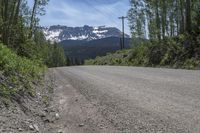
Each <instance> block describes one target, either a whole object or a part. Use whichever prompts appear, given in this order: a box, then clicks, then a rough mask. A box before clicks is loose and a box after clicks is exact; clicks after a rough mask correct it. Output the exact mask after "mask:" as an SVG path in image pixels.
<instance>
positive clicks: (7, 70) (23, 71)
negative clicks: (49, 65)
mask: <svg viewBox="0 0 200 133" xmlns="http://www.w3.org/2000/svg"><path fill="white" fill-rule="evenodd" d="M44 70H45V67H44V66H43V64H42V63H41V62H40V61H37V60H32V61H31V60H29V59H27V58H25V57H20V56H18V55H17V54H15V53H14V52H12V51H11V50H10V49H8V48H7V47H6V46H4V45H3V44H0V72H1V75H0V78H2V79H3V81H2V82H3V83H2V84H0V96H1V97H10V96H12V95H15V94H16V93H19V92H21V93H24V92H28V93H31V94H33V93H34V89H33V87H32V82H34V81H35V80H36V79H38V78H39V77H40V75H41V74H42V73H43V72H44Z"/></svg>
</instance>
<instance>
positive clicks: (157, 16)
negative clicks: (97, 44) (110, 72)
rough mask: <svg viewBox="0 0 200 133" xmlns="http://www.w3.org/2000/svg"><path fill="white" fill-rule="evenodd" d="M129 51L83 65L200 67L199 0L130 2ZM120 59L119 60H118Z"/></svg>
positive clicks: (131, 0) (89, 61)
mask: <svg viewBox="0 0 200 133" xmlns="http://www.w3.org/2000/svg"><path fill="white" fill-rule="evenodd" d="M130 5H131V8H130V10H129V12H128V20H129V24H130V29H131V33H132V38H141V39H148V41H143V42H134V41H132V49H131V50H124V51H119V52H116V53H115V54H108V56H106V57H102V58H100V57H98V58H96V60H88V61H86V64H99V65H105V64H108V65H136V66H165V67H174V68H187V69H196V68H200V1H199V0H162V1H161V0H130ZM118 57H120V58H118Z"/></svg>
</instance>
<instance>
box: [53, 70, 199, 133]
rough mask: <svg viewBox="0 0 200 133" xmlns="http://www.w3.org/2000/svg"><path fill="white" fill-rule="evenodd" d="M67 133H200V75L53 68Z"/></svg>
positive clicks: (61, 126) (62, 126) (61, 124)
mask: <svg viewBox="0 0 200 133" xmlns="http://www.w3.org/2000/svg"><path fill="white" fill-rule="evenodd" d="M52 70H53V72H54V75H55V78H56V86H57V87H56V89H55V95H56V97H55V101H56V102H57V104H58V105H59V106H58V107H59V110H60V114H59V117H60V119H59V120H58V122H57V123H55V124H56V126H57V127H58V128H59V129H60V130H59V132H63V133H200V71H193V70H173V69H161V68H137V67H116V66H80V67H63V68H54V69H52Z"/></svg>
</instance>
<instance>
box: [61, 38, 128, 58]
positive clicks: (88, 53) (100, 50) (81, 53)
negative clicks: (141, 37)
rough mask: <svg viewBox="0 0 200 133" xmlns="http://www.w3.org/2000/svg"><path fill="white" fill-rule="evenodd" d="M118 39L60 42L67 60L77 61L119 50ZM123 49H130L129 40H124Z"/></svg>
mask: <svg viewBox="0 0 200 133" xmlns="http://www.w3.org/2000/svg"><path fill="white" fill-rule="evenodd" d="M119 42H120V38H118V37H108V38H103V39H97V40H92V41H86V40H65V41H62V42H60V45H61V46H62V47H63V48H64V50H65V53H66V55H67V56H68V57H69V58H76V59H79V60H85V59H94V58H95V57H97V56H104V55H106V54H107V53H110V52H115V51H117V50H119V49H120V44H119ZM125 48H130V38H126V39H125Z"/></svg>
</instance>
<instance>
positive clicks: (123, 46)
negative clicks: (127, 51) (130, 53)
mask: <svg viewBox="0 0 200 133" xmlns="http://www.w3.org/2000/svg"><path fill="white" fill-rule="evenodd" d="M126 18H127V17H124V16H122V17H119V19H121V20H122V49H123V48H125V44H124V43H125V40H124V38H125V37H124V19H126Z"/></svg>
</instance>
